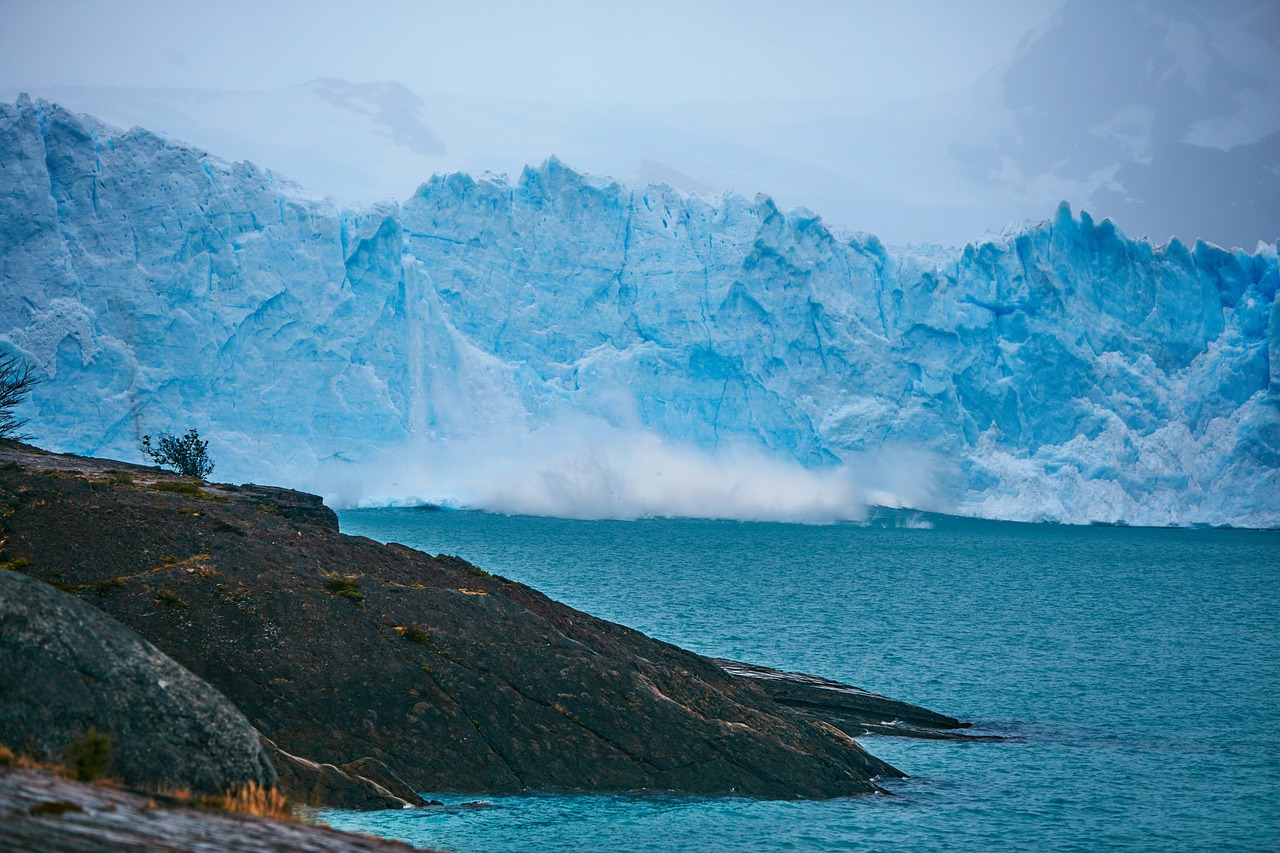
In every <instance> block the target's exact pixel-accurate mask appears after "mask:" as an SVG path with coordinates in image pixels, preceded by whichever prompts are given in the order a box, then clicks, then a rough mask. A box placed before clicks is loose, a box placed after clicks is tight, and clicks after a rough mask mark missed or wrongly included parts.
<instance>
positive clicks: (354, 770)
mask: <svg viewBox="0 0 1280 853" xmlns="http://www.w3.org/2000/svg"><path fill="white" fill-rule="evenodd" d="M263 746H265V747H266V748H267V750H268V751H269V753H270V755H271V760H272V761H273V762H274V763H275V766H276V770H277V772H278V773H279V774H280V781H279V786H278V787H279V789H280V791H281V792H282V793H284V794H285V796H287V797H288V798H289V799H290V800H292V801H293V802H298V803H304V804H306V805H309V806H316V807H325V808H335V809H353V810H356V811H376V810H378V809H403V808H408V807H409V806H421V805H426V802H425V801H424V800H423V799H422V798H421V797H419V796H418V795H417V793H416V792H414V791H413V789H412V788H410V787H409V786H408V785H406V784H404V783H403V782H400V781H399V780H398V777H396V776H395V774H393V773H391V772H390V771H388V770H386V769H385V768H386V766H385V765H383V764H382V763H381V762H380V761H378V760H377V759H372V758H364V759H360V760H358V761H353V762H350V763H349V764H346V765H344V766H342V767H335V766H334V765H332V764H321V763H320V762H318V761H312V760H311V759H309V758H301V757H299V756H297V755H292V754H290V753H288V752H285V751H284V750H283V749H281V748H280V747H278V746H276V745H275V744H274V743H272V742H271V741H269V740H267V739H266V738H263ZM361 770H364V771H365V772H364V773H362V772H361ZM379 771H384V772H381V773H380V772H379ZM370 773H371V774H372V775H374V776H382V777H383V778H387V779H388V781H389V782H390V783H391V784H392V785H393V786H394V787H395V789H396V790H395V792H392V791H391V790H390V789H389V788H388V787H387V786H385V785H382V784H380V783H378V782H375V781H374V780H373V779H372V778H370V776H369V775H367V774H370ZM391 780H396V781H391Z"/></svg>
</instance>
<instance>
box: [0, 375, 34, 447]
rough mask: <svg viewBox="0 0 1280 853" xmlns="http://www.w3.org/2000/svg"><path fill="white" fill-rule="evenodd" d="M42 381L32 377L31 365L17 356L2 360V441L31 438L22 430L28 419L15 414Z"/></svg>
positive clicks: (0, 384)
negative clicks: (19, 405) (14, 411)
mask: <svg viewBox="0 0 1280 853" xmlns="http://www.w3.org/2000/svg"><path fill="white" fill-rule="evenodd" d="M39 383H40V380H39V379H37V378H36V377H34V376H33V375H31V365H29V364H27V362H26V361H25V360H24V359H22V358H20V357H18V356H16V355H11V356H8V357H6V358H0V439H8V440H10V441H22V440H23V439H27V438H31V436H30V435H27V434H26V433H24V432H21V430H22V428H23V427H24V426H26V424H27V419H26V418H20V417H18V416H17V415H15V414H14V413H13V410H14V409H16V408H17V407H18V404H19V403H21V402H22V401H23V400H24V399H26V396H27V395H28V394H30V393H31V389H32V388H34V387H35V386H36V385H38V384H39Z"/></svg>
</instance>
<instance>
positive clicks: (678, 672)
mask: <svg viewBox="0 0 1280 853" xmlns="http://www.w3.org/2000/svg"><path fill="white" fill-rule="evenodd" d="M299 504H302V505H304V506H309V504H308V503H307V501H305V500H304V499H303V498H302V497H300V496H297V495H296V493H295V494H285V495H282V494H281V492H280V491H279V490H265V489H261V488H259V487H253V486H244V487H236V486H229V485H210V484H197V483H195V482H194V481H190V480H183V479H182V478H177V477H175V476H173V475H165V474H162V473H161V472H158V471H157V470H156V469H147V468H141V467H137V466H128V465H124V464H122V463H112V462H104V461H99V460H89V459H82V458H78V457H67V456H58V455H52V454H44V453H40V452H38V451H34V450H31V449H23V448H20V447H19V448H15V447H12V446H11V447H8V448H5V447H0V539H2V541H3V542H4V551H3V554H2V555H0V559H2V560H4V561H6V564H7V565H8V566H9V567H10V568H11V569H12V568H17V569H20V571H22V572H24V573H26V574H29V575H31V576H32V577H38V578H40V579H42V580H45V581H47V582H49V583H52V584H55V585H57V586H60V587H61V588H62V589H64V590H69V591H72V592H75V593H76V594H77V595H79V596H81V597H83V598H84V599H85V600H86V601H89V602H92V603H93V604H94V605H96V606H97V607H99V608H101V609H102V610H104V611H106V612H107V613H109V614H111V615H112V616H114V617H115V618H116V619H118V620H119V621H120V622H122V623H124V624H125V625H128V626H130V627H132V628H134V629H135V630H137V631H139V632H140V633H142V634H143V635H144V636H146V637H147V638H148V639H149V640H150V641H151V642H153V643H155V645H156V646H157V647H158V648H160V649H161V650H162V651H164V652H165V653H167V654H168V655H170V656H171V657H173V658H174V659H175V660H177V661H178V662H180V663H181V664H182V665H183V666H185V667H187V668H188V669H190V670H191V671H192V672H193V673H195V674H196V675H198V676H199V677H201V678H203V679H205V680H207V681H208V682H209V683H210V684H212V685H214V686H215V687H217V689H218V690H220V691H221V692H222V693H223V694H225V695H226V696H227V697H228V698H229V699H230V700H231V701H232V702H234V703H235V705H236V706H237V707H238V708H239V709H240V710H241V711H243V713H244V715H245V716H246V717H247V718H248V720H249V721H250V722H251V723H252V724H253V725H254V726H255V727H256V728H257V729H258V730H259V731H260V732H261V733H262V734H263V735H265V736H266V737H269V738H270V739H271V740H272V741H274V742H275V743H276V744H277V745H278V746H279V747H280V748H281V749H283V750H285V751H287V752H289V753H294V754H296V755H302V756H306V757H307V758H308V759H313V760H314V761H315V762H320V763H325V764H333V765H342V764H345V763H348V762H351V761H353V760H354V759H358V758H362V757H370V758H373V759H378V760H380V761H381V762H383V763H384V764H385V767H386V770H387V771H388V772H389V773H390V774H394V775H398V776H399V777H401V778H402V779H403V780H404V781H405V782H407V783H408V784H409V786H410V787H412V788H414V789H416V790H419V791H422V790H432V789H436V790H462V791H477V792H481V791H486V792H497V791H516V790H521V789H525V788H533V789H577V790H594V791H623V790H637V789H659V790H675V791H684V792H691V793H707V794H711V793H737V794H741V795H751V796H763V797H827V796H841V795H847V794H856V793H859V792H867V791H872V790H875V785H874V782H873V779H874V777H876V776H882V775H899V774H898V772H897V771H896V770H894V769H893V768H892V767H890V766H889V765H887V764H885V763H884V762H881V761H879V760H877V759H876V758H874V757H872V756H871V755H869V754H867V753H866V752H865V751H864V750H863V749H862V748H861V747H860V746H859V745H858V744H857V743H856V742H855V741H853V740H852V738H850V737H849V736H848V735H846V734H845V733H844V732H842V731H841V730H840V729H838V728H836V727H834V726H832V725H830V724H827V723H825V722H821V721H814V720H813V719H812V718H809V717H805V716H803V715H800V714H797V713H795V712H793V711H792V710H790V709H788V708H786V707H784V706H782V705H779V704H777V703H775V702H773V701H772V700H771V699H769V698H768V697H767V696H766V695H765V693H764V692H762V691H761V690H760V689H758V688H757V687H756V686H755V685H753V684H752V683H750V682H749V681H748V680H741V679H738V680H735V679H733V678H731V677H730V676H729V675H727V674H726V673H725V672H724V671H723V670H722V669H721V668H720V667H718V666H716V665H715V664H714V663H712V662H711V661H708V660H707V659H705V658H701V657H699V656H697V655H694V654H691V653H689V652H686V651H683V650H681V649H678V648H676V647H674V646H670V645H667V644H665V643H661V642H658V641H656V640H653V639H650V638H649V637H646V636H644V635H642V634H639V633H637V632H635V631H632V630H630V629H627V628H624V627H622V626H620V625H615V624H612V623H609V622H604V621H602V620H599V619H595V618H593V617H591V616H588V615H587V614H584V613H580V612H578V611H575V610H572V609H570V608H568V607H565V606H563V605H560V604H557V603H556V602H554V601H551V600H550V599H548V598H546V597H545V596H543V595H541V594H539V593H538V592H536V591H535V590H532V589H530V588H528V587H526V586H523V585H521V584H518V583H513V582H511V581H507V580H505V579H503V578H500V577H494V576H491V575H489V574H488V573H486V572H484V571H483V570H482V569H479V568H477V567H475V566H473V565H471V564H469V563H466V562H464V561H462V560H459V559H456V558H452V557H437V558H432V557H428V556H427V555H425V554H422V553H420V552H417V551H413V550H411V549H408V548H405V547H402V546H397V545H381V544H378V543H376V542H373V541H371V540H368V539H363V538H357V537H348V536H344V535H342V534H341V533H339V532H338V531H337V530H335V529H333V528H332V527H330V526H327V525H326V524H317V523H315V521H314V517H315V515H316V514H315V512H314V507H312V508H311V509H312V513H311V517H306V516H300V515H297V514H296V511H295V509H293V508H292V507H296V506H297V505H299ZM291 515H292V516H293V517H291ZM321 520H323V519H321ZM27 582H28V583H30V581H27ZM357 772H359V771H357Z"/></svg>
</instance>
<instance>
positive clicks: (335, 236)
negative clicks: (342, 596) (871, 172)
mask: <svg viewBox="0 0 1280 853" xmlns="http://www.w3.org/2000/svg"><path fill="white" fill-rule="evenodd" d="M0 258H3V263H0V283H2V285H3V286H0V339H3V340H6V341H7V343H8V344H9V345H10V346H12V347H14V348H16V349H18V350H20V351H22V352H23V353H25V354H26V355H28V356H29V357H30V358H31V359H32V360H33V361H34V362H35V363H36V364H37V365H38V366H39V368H40V369H41V371H42V372H43V373H44V374H45V375H47V376H48V377H49V378H50V382H49V383H47V384H46V385H44V386H42V387H41V388H40V389H38V390H37V392H36V394H35V399H34V411H33V414H35V415H36V417H35V419H34V420H33V423H34V424H35V427H34V428H35V429H37V430H38V431H39V436H38V437H39V438H40V439H41V440H42V441H45V442H46V443H48V444H49V445H50V446H55V447H58V448H61V449H66V450H74V451H78V452H93V453H115V454H125V455H129V454H133V453H134V452H135V448H136V442H137V438H138V436H139V435H140V434H141V433H144V432H152V431H155V430H157V429H165V428H167V429H171V430H178V431H181V430H184V429H185V428H186V427H187V426H189V425H191V424H190V423H189V422H188V418H189V417H192V415H190V414H189V413H195V414H194V417H195V418H196V421H197V422H196V424H195V425H196V426H198V427H199V428H200V429H201V430H202V431H203V432H204V433H205V434H206V435H207V436H208V437H209V438H210V439H211V441H212V442H213V450H214V455H215V457H216V458H218V459H219V460H221V461H222V463H223V464H224V466H225V467H224V469H223V473H224V474H226V473H230V474H231V475H233V476H239V477H244V478H248V477H249V476H257V477H264V478H270V479H271V480H273V481H276V482H285V483H289V484H294V485H300V486H307V487H311V488H315V489H317V490H320V491H323V492H325V493H327V494H330V495H338V494H341V495H343V496H345V498H347V499H350V500H355V499H358V498H361V497H371V496H372V497H382V498H394V497H406V496H412V495H417V496H420V497H426V498H429V499H432V500H437V501H441V500H456V501H461V502H468V503H471V504H474V505H480V506H494V505H497V504H500V503H501V502H503V501H507V502H508V503H507V504H506V505H507V506H508V507H511V506H514V507H515V508H517V509H520V510H522V511H548V512H555V513H561V514H564V513H578V514H582V513H592V512H594V513H600V514H622V515H625V514H635V513H637V512H639V513H643V512H658V513H661V512H664V511H667V512H671V511H673V510H672V506H673V505H672V500H673V499H674V498H673V496H672V495H667V496H666V497H664V498H659V499H657V500H656V502H650V503H645V502H644V500H642V499H641V498H639V497H637V498H636V499H634V500H630V501H623V502H621V503H620V504H619V505H617V506H611V505H608V504H607V503H606V504H605V505H601V501H599V500H594V497H597V496H598V495H599V494H603V493H607V492H608V491H609V490H607V489H602V488H599V486H600V483H601V482H604V483H607V484H616V483H622V485H623V487H628V486H629V484H630V483H631V481H633V480H634V479H635V476H617V475H616V472H611V471H610V470H608V469H610V466H614V467H616V466H617V465H619V464H621V463H619V462H617V461H616V460H613V459H605V461H604V462H603V463H600V462H599V459H600V458H601V457H602V456H607V454H606V453H603V452H595V453H594V455H591V454H588V457H587V459H586V461H587V463H590V464H582V463H581V460H580V459H579V456H578V455H575V454H579V455H580V454H581V453H582V452H583V451H582V450H581V447H580V445H582V444H583V443H586V444H588V445H592V443H593V442H595V444H599V445H602V446H603V447H604V448H605V449H606V450H607V449H608V447H610V446H616V447H621V448H622V449H623V450H625V453H621V454H620V455H624V456H626V457H627V458H628V459H633V458H634V457H636V456H637V455H638V454H637V450H636V448H637V444H638V446H639V447H640V449H641V450H643V449H645V448H647V447H649V446H650V445H651V444H653V443H657V444H659V445H662V446H665V447H666V448H667V449H668V451H670V452H676V451H677V450H678V451H680V452H688V453H691V454H695V455H697V454H702V455H704V456H705V455H710V456H712V457H713V458H717V459H719V458H721V457H719V456H717V454H723V453H726V452H728V451H729V450H731V449H733V448H736V447H739V446H746V447H749V448H753V449H755V450H756V451H759V452H761V453H765V454H768V455H769V456H770V458H771V459H779V458H780V459H784V460H789V461H790V462H791V463H792V464H796V465H805V466H809V467H810V468H812V469H821V470H823V471H828V472H829V471H832V470H834V471H841V472H843V473H844V475H845V476H846V478H847V479H848V480H849V481H850V482H851V484H852V485H851V487H850V488H847V489H844V490H842V491H840V492H839V494H838V495H837V496H836V497H834V498H832V499H831V500H829V501H827V502H826V503H823V504H821V505H820V506H816V507H815V506H811V505H810V504H803V502H801V504H800V506H801V510H796V509H795V508H794V507H793V508H792V512H813V513H818V514H820V515H825V516H828V517H831V516H842V515H843V516H845V517H850V516H856V515H857V514H858V513H859V512H860V511H861V507H862V506H863V504H864V503H865V502H867V501H881V502H890V503H892V502H904V503H911V504H915V505H921V506H926V507H928V508H933V509H938V510H941V511H959V512H965V513H973V514H978V515H985V516H991V517H1001V518H1017V519H1028V520H1057V521H1068V522H1080V523H1083V522H1090V521H1099V522H1116V521H1123V522H1128V523H1133V524H1189V523H1232V524H1240V525H1255V526H1276V525H1280V497H1277V496H1280V479H1278V478H1280V456H1278V455H1277V450H1276V448H1277V447H1280V409H1278V405H1280V404H1278V402H1277V400H1278V398H1277V394H1278V393H1280V308H1278V307H1277V305H1278V303H1277V301H1276V291H1277V287H1278V284H1280V277H1278V275H1277V266H1276V250H1275V246H1274V245H1272V246H1260V247H1259V249H1258V251H1257V252H1256V253H1255V254H1249V253H1246V252H1242V251H1230V252H1229V251H1224V250H1222V249H1219V248H1217V247H1215V246H1212V245H1209V244H1204V243H1200V244H1196V245H1193V246H1186V245H1183V244H1181V243H1177V242H1173V243H1170V244H1169V245H1167V246H1153V245H1152V244H1150V243H1147V242H1144V241H1135V240H1130V239H1128V238H1126V237H1125V236H1124V235H1123V234H1121V233H1120V232H1119V231H1118V230H1117V229H1116V227H1115V226H1114V225H1113V224H1112V223H1110V222H1106V221H1104V222H1102V223H1095V222H1094V221H1093V220H1092V219H1091V218H1090V217H1089V216H1088V215H1087V214H1080V215H1078V216H1076V215H1073V214H1072V213H1071V212H1070V211H1069V210H1066V209H1065V208H1064V209H1062V210H1059V211H1058V213H1057V215H1056V216H1054V217H1053V218H1052V219H1051V220H1049V221H1046V222H1044V223H1042V224H1040V225H1038V226H1035V227H1030V228H1028V229H1026V230H1024V231H1023V232H1021V233H1017V234H1013V235H1010V236H1007V237H1003V238H999V239H995V240H990V241H986V242H981V243H975V244H973V245H970V246H967V247H965V248H964V249H963V250H956V251H950V250H945V251H944V250H927V251H926V250H896V249H890V248H887V247H885V246H884V245H882V244H881V243H880V242H879V241H878V240H876V239H875V238H874V237H870V236H867V235H847V234H840V233H837V232H834V231H832V230H831V229H829V228H828V227H827V226H825V225H824V224H823V223H822V221H821V220H820V218H819V217H817V216H816V215H813V214H811V213H809V212H807V211H803V210H797V211H791V212H784V211H781V210H779V209H778V208H777V207H776V206H775V205H774V204H773V202H772V201H770V200H769V199H767V198H765V197H758V198H756V199H754V200H746V199H743V198H740V197H736V196H729V197H726V198H724V199H721V200H719V201H717V202H715V203H710V202H705V201H703V200H701V199H700V198H698V197H696V196H694V197H686V196H683V195H681V194H679V193H677V192H675V191H673V190H670V189H669V188H663V187H648V188H644V189H634V190H633V189H628V188H627V187H624V186H622V185H620V184H617V183H615V182H612V181H607V180H597V179H593V178H590V177H588V176H584V175H580V174H577V173H575V172H573V171H572V170H571V169H568V168H566V167H565V166H563V165H562V164H560V163H559V162H557V161H555V160H552V161H549V162H548V163H546V164H544V165H543V166H542V167H541V168H538V169H529V170H526V172H525V173H524V174H523V175H521V176H520V177H519V179H518V180H517V181H515V182H514V183H511V182H508V181H506V180H505V179H493V178H483V179H473V178H471V177H468V176H466V175H461V174H453V175H448V176H444V177H436V178H433V179H432V180H430V181H429V182H427V183H425V184H423V185H422V187H421V188H420V189H419V190H418V192H417V193H416V194H415V195H414V196H413V197H412V198H410V199H408V200H407V201H405V202H404V203H403V204H387V205H383V206H380V207H376V208H373V209H369V210H364V211H360V212H350V211H339V210H336V209H334V208H333V207H331V206H329V205H327V204H326V203H324V202H321V201H317V200H315V199H312V198H310V197H308V196H307V195H306V194H305V193H303V192H302V191H300V190H299V189H298V188H296V187H293V186H291V185H288V184H286V183H284V182H282V181H280V180H278V179H277V178H276V177H275V176H273V175H272V174H271V173H269V172H264V171H262V170H260V169H258V168H256V167H254V166H252V165H249V164H243V163H241V164H228V163H225V162H222V161H220V160H218V159H217V158H215V157H211V156H209V155H206V154H205V153H204V152H201V151H197V150H194V149H191V148H188V147H185V146H182V145H180V144H177V143H174V142H172V141H169V140H166V139H163V138H160V137H158V136H155V135H154V134H151V133H148V132H146V131H144V130H139V129H134V130H130V131H127V132H122V131H119V130H117V129H114V128H110V127H106V126H104V125H102V124H100V123H98V122H96V121H94V120H92V119H90V118H87V117H83V116H78V115H75V114H72V113H69V112H67V111H66V110H62V109H59V108H57V107H56V106H54V105H52V104H48V103H31V102H30V101H25V100H24V101H20V102H18V103H17V104H14V105H0ZM566 421H568V422H570V423H571V425H572V428H571V429H568V430H566V431H565V434H566V435H568V436H571V437H573V439H574V441H572V442H569V441H563V440H560V434H559V433H557V432H556V428H557V426H558V425H562V424H563V423H564V422H566ZM584 437H585V438H584ZM566 446H567V448H566ZM589 449H590V448H589ZM664 458H666V459H667V462H668V463H670V462H671V460H670V458H667V457H664ZM388 459H389V460H390V461H387V460H388ZM495 460H496V463H495ZM380 461H383V462H386V463H387V465H386V467H385V468H383V467H380V465H379V462H380ZM642 461H643V460H642ZM659 461H661V460H659ZM649 462H652V460H649ZM497 463H501V464H497ZM591 464H595V465H596V467H597V468H601V469H602V470H600V471H597V472H596V473H595V474H593V475H591V476H587V475H585V474H584V473H583V472H584V471H586V473H587V474H591V471H590V470H588V469H590V468H591ZM841 466H843V467H841ZM648 467H649V468H654V467H660V466H657V464H656V463H654V464H649V466H648ZM667 467H668V468H673V467H678V466H677V465H675V464H669V465H668V466H667ZM251 472H252V473H251ZM525 472H527V474H526V473H525ZM566 472H567V473H566ZM628 473H630V474H632V475H634V473H635V472H628ZM738 473H740V472H738ZM610 477H612V479H610ZM513 479H519V481H520V483H521V485H522V487H524V489H525V491H527V492H528V494H526V495H524V496H523V497H520V496H516V497H513V496H512V493H513V491H518V490H513V489H511V488H505V487H506V486H509V484H510V483H511V481H512V480H513ZM477 481H483V482H480V483H479V484H478V483H477ZM486 484H488V485H486ZM494 484H500V485H501V486H503V488H500V487H496V486H494ZM801 491H803V490H801ZM565 492H569V493H571V494H569V495H568V496H567V497H566V496H565V494H564V493H565ZM512 502H514V504H513V503H512ZM701 503H703V504H710V506H707V507H704V508H702V509H701V510H700V511H702V512H710V513H711V514H729V515H739V516H742V515H751V514H752V513H755V514H757V515H759V514H761V513H765V514H772V515H773V516H774V517H786V515H787V510H786V509H785V508H784V509H782V510H777V509H776V508H775V509H763V508H761V507H759V506H751V507H740V506H734V505H731V504H727V503H725V502H724V501H722V500H718V499H717V500H710V501H702V502H701Z"/></svg>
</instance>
